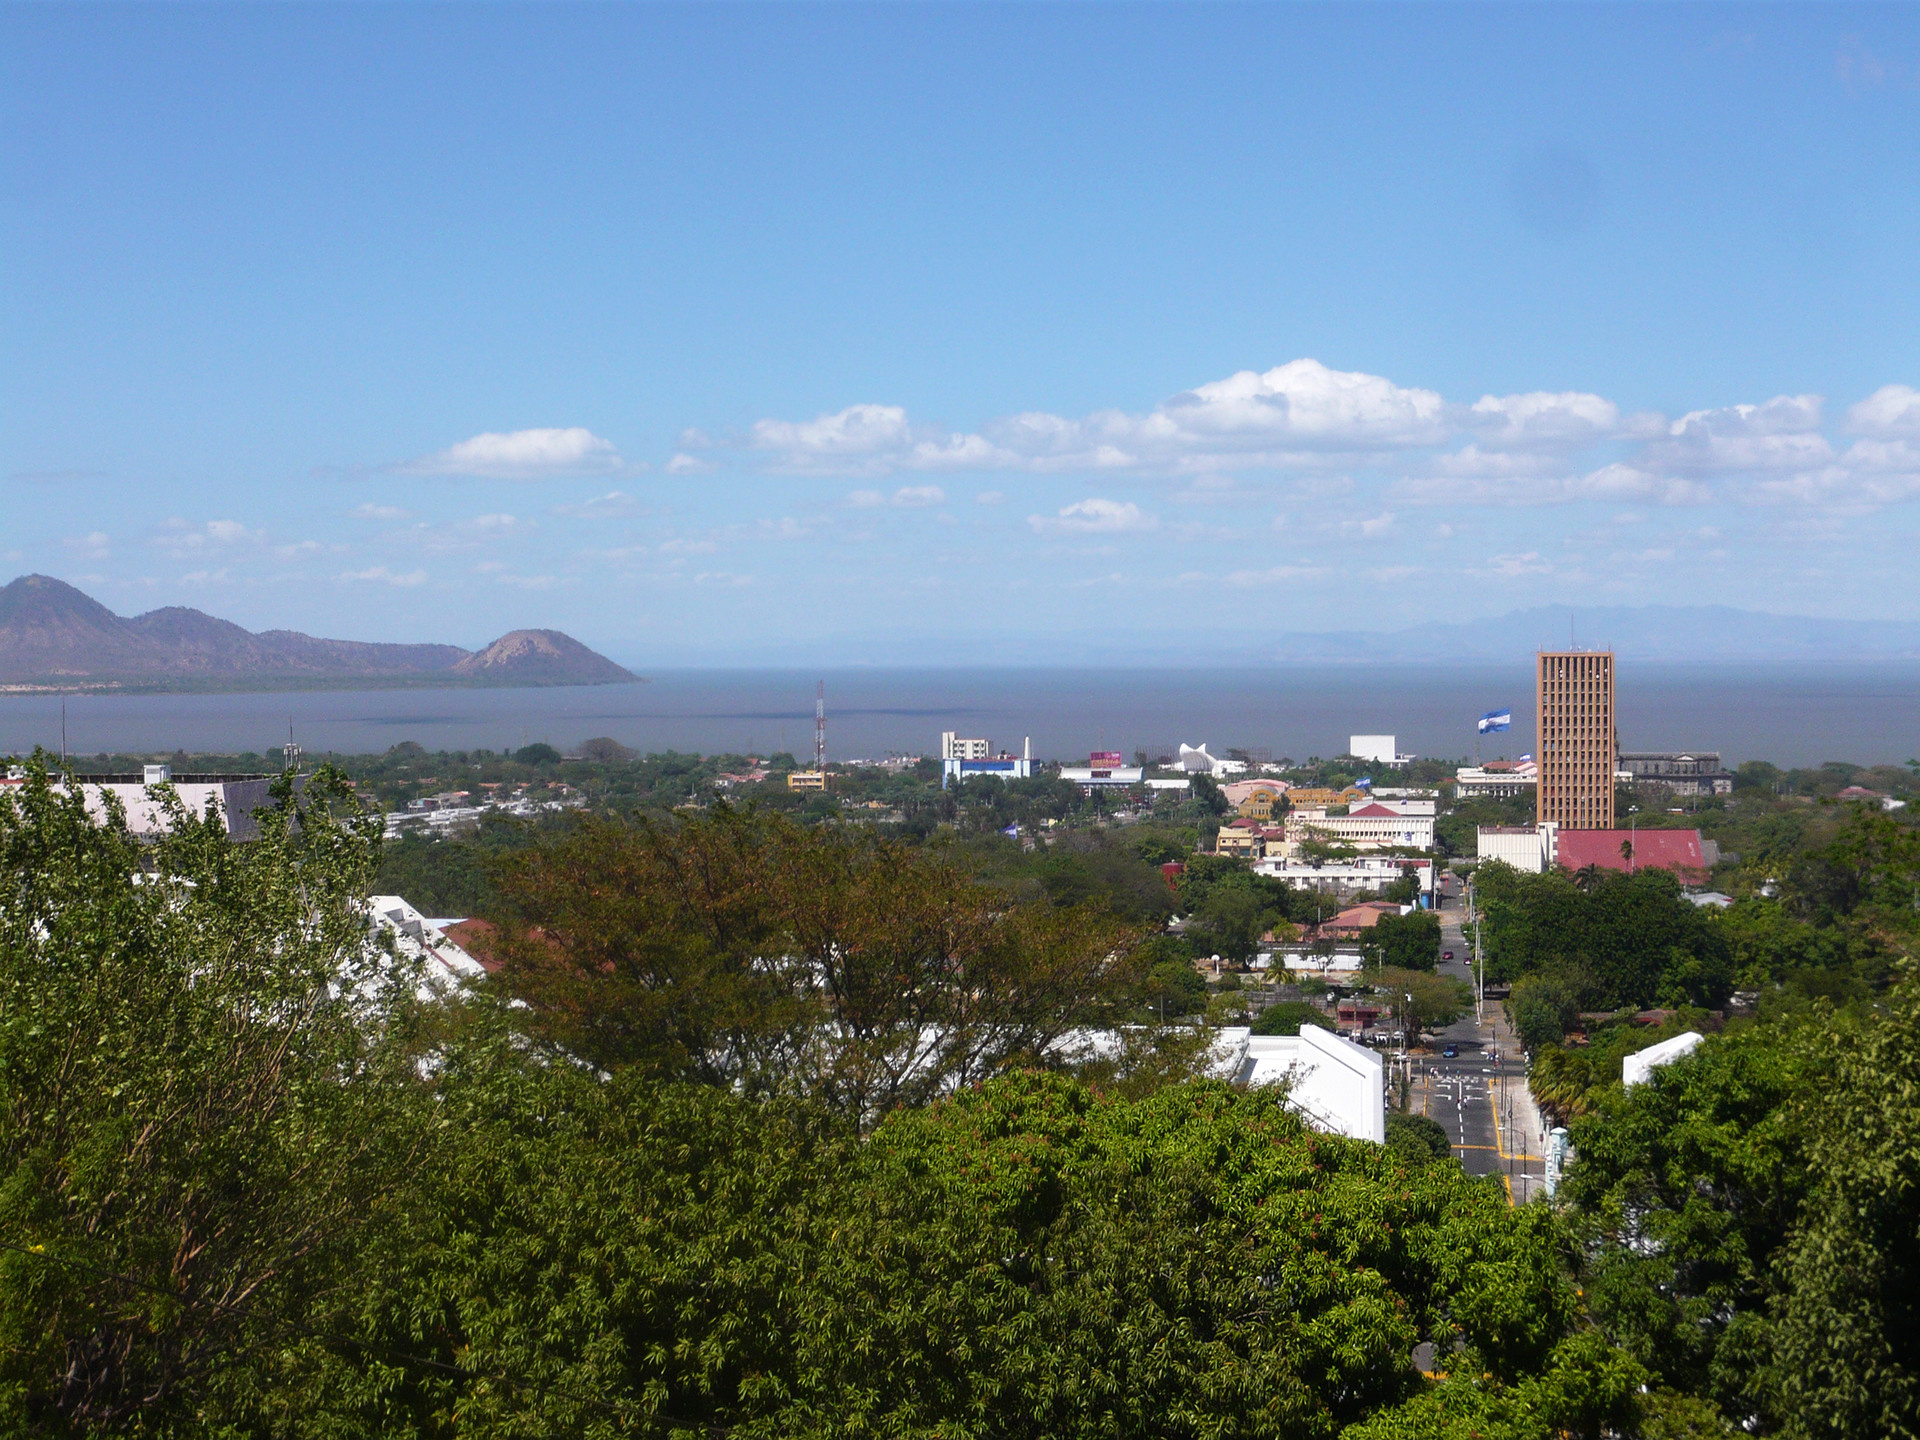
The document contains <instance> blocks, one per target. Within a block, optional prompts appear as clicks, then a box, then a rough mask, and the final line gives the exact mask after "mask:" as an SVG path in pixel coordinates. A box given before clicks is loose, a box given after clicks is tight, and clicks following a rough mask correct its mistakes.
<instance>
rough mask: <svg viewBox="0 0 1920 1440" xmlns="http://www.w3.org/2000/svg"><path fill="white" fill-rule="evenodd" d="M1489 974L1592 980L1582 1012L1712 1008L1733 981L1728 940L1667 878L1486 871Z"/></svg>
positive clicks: (1482, 892)
mask: <svg viewBox="0 0 1920 1440" xmlns="http://www.w3.org/2000/svg"><path fill="white" fill-rule="evenodd" d="M1475 888H1476V890H1477V892H1478V894H1479V897H1480V902H1481V904H1482V906H1483V907H1484V910H1485V915H1486V951H1487V974H1488V978H1489V979H1493V980H1506V981H1512V980H1517V979H1518V978H1519V977H1520V976H1522V975H1526V974H1530V973H1533V972H1536V971H1540V970H1558V971H1561V972H1562V973H1563V974H1577V975H1580V976H1581V977H1583V983H1584V985H1585V991H1584V993H1583V994H1582V995H1581V997H1580V999H1581V1002H1582V1004H1581V1007H1580V1008H1582V1009H1595V1010H1613V1009H1617V1008H1619V1007H1621V1006H1623V1005H1633V1006H1636V1007H1639V1006H1647V1005H1653V1004H1656V1003H1659V1004H1667V1005H1682V1004H1693V1005H1703V1006H1711V1005H1717V1004H1719V1003H1720V1002H1721V1001H1722V1000H1724V999H1725V997H1726V994H1727V992H1728V991H1729V990H1730V989H1731V988H1732V982H1733V975H1732V970H1731V965H1730V963H1729V958H1728V950H1727V944H1726V940H1725V937H1724V936H1723V935H1722V933H1721V932H1720V931H1719V930H1718V929H1717V928H1715V926H1714V924H1713V922H1712V921H1711V920H1710V919H1709V918H1708V917H1707V916H1706V915H1704V914H1703V913H1702V912H1701V910H1700V908H1699V907H1698V906H1696V905H1694V904H1692V903H1691V902H1690V901H1688V900H1687V899H1686V898H1685V897H1684V896H1683V895H1682V894H1681V893H1680V887H1679V883H1678V882H1677V881H1676V880H1675V879H1674V877H1673V876H1672V875H1671V874H1669V873H1668V872H1667V871H1664V870H1640V871H1636V872H1634V873H1632V874H1624V873H1621V872H1617V871H1594V872H1593V873H1592V874H1582V875H1577V876H1568V875H1565V874H1563V873H1561V872H1559V871H1550V872H1548V873H1547V874H1544V875H1521V874H1519V873H1517V872H1516V871H1514V870H1513V869H1512V868H1510V867H1509V866H1505V865H1499V864H1494V865H1483V866H1481V867H1480V868H1479V870H1478V871H1477V872H1476V886H1475Z"/></svg>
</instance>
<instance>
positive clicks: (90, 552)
mask: <svg viewBox="0 0 1920 1440" xmlns="http://www.w3.org/2000/svg"><path fill="white" fill-rule="evenodd" d="M60 543H61V544H62V545H65V546H66V547H67V548H68V549H69V550H78V551H79V552H80V553H81V554H82V555H84V556H85V557H86V558H87V559H89V560H104V559H106V557H107V556H108V555H109V554H110V553H112V549H113V545H112V542H111V541H110V540H108V538H107V532H106V531H104V530H89V531H88V532H87V533H86V534H85V535H69V536H67V537H66V539H64V540H62V541H61V542H60Z"/></svg>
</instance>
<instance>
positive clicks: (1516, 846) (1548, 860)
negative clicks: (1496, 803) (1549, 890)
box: [1475, 822, 1560, 875]
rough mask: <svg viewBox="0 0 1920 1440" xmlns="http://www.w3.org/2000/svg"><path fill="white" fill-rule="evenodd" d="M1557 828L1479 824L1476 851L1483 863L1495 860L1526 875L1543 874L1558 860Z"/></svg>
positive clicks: (1550, 824) (1552, 825)
mask: <svg viewBox="0 0 1920 1440" xmlns="http://www.w3.org/2000/svg"><path fill="white" fill-rule="evenodd" d="M1559 829H1560V827H1559V826H1557V825H1554V824H1552V823H1551V822H1549V823H1547V824H1545V825H1482V826H1481V827H1480V829H1479V831H1478V835H1477V843H1476V845H1475V849H1476V850H1477V851H1478V852H1479V856H1480V858H1481V859H1482V860H1498V861H1500V862H1501V863H1502V864H1503V865H1511V866H1512V867H1513V868H1514V869H1516V870H1518V871H1520V872H1521V873H1522V874H1525V875H1541V874H1544V873H1545V872H1546V871H1547V870H1548V869H1549V868H1550V867H1551V866H1552V865H1553V864H1554V863H1555V862H1556V861H1557V860H1558V859H1559V847H1558V845H1557V843H1556V840H1557V837H1558V835H1559Z"/></svg>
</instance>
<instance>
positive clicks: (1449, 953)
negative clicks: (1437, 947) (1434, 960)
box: [1440, 950, 1453, 960]
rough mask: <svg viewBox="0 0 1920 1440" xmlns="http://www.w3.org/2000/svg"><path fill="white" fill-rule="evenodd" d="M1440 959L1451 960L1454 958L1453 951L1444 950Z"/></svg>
mask: <svg viewBox="0 0 1920 1440" xmlns="http://www.w3.org/2000/svg"><path fill="white" fill-rule="evenodd" d="M1440 958H1441V959H1442V960H1451V959H1452V958H1453V952H1452V951H1451V950H1442V951H1441V952H1440Z"/></svg>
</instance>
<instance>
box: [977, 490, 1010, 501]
mask: <svg viewBox="0 0 1920 1440" xmlns="http://www.w3.org/2000/svg"><path fill="white" fill-rule="evenodd" d="M1006 498H1007V497H1006V495H1005V494H1003V493H1002V492H1001V491H998V490H982V491H981V492H980V493H979V494H978V495H976V496H974V497H973V503H974V504H976V505H999V504H1001V503H1003V502H1004V501H1005V500H1006Z"/></svg>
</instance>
